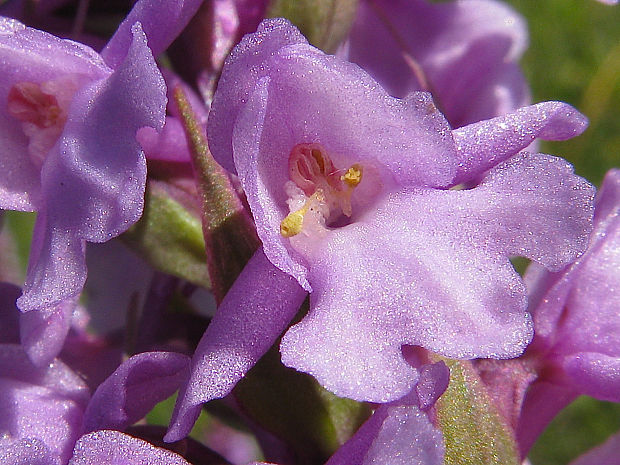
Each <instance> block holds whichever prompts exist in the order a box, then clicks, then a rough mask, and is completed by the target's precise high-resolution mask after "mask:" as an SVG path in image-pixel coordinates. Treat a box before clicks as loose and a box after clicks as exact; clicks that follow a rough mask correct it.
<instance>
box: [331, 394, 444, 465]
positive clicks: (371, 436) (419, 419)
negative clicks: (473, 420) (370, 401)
mask: <svg viewBox="0 0 620 465" xmlns="http://www.w3.org/2000/svg"><path fill="white" fill-rule="evenodd" d="M443 455H444V446H443V440H442V437H441V433H440V432H439V431H438V430H436V429H435V428H434V427H433V424H432V423H431V422H430V421H429V419H428V417H427V416H426V415H425V414H424V413H422V412H421V411H420V410H419V409H418V408H417V407H416V406H415V405H401V406H381V407H379V408H378V409H377V411H376V412H375V413H374V414H373V415H372V417H370V419H369V420H368V421H367V422H366V423H365V424H364V425H362V427H361V428H360V429H359V430H358V431H357V433H355V435H354V436H353V437H352V438H351V439H350V440H349V441H347V442H346V443H345V444H344V445H343V446H342V447H341V448H340V449H338V451H337V452H336V453H335V454H334V455H333V456H332V457H331V458H330V459H329V461H328V462H327V464H326V465H373V464H374V465H379V464H390V465H441V464H442V463H443Z"/></svg>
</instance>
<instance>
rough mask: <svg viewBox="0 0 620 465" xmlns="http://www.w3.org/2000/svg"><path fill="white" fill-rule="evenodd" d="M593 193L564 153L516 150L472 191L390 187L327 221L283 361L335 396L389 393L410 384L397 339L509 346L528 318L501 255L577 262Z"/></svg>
mask: <svg viewBox="0 0 620 465" xmlns="http://www.w3.org/2000/svg"><path fill="white" fill-rule="evenodd" d="M592 195H593V188H592V186H590V185H589V184H588V183H587V182H585V181H584V180H583V179H581V178H579V177H577V176H575V175H573V174H572V173H571V169H570V165H568V164H567V163H566V162H564V161H563V160H560V159H557V158H554V157H550V156H545V155H527V154H525V153H524V154H523V155H520V156H519V157H516V158H513V159H511V160H510V161H509V162H506V163H504V164H503V165H500V166H499V167H497V168H496V169H494V170H493V171H492V172H491V173H490V175H489V176H488V177H487V178H486V179H485V181H484V182H483V183H482V184H481V185H480V186H479V187H478V188H476V189H472V190H466V191H440V190H430V189H425V190H415V191H402V192H397V193H393V194H390V195H387V196H386V197H385V198H384V199H382V200H381V201H380V202H378V205H377V208H376V210H375V211H374V212H373V213H371V214H368V215H367V216H366V217H364V218H362V219H361V220H360V221H358V222H356V223H353V224H351V225H349V226H347V227H344V228H340V229H336V230H333V231H331V236H330V238H329V240H328V241H327V243H326V244H325V245H324V246H323V247H322V250H320V251H319V252H317V256H315V257H313V259H312V267H311V269H310V275H309V278H310V282H312V285H313V293H312V294H311V312H310V313H309V314H308V315H307V316H306V317H305V318H304V319H303V320H302V321H301V322H300V323H298V324H297V325H295V326H293V327H292V328H290V329H289V331H288V332H287V333H286V334H285V336H284V337H283V339H282V344H281V352H282V361H283V362H284V363H285V364H286V365H288V366H291V367H294V368H296V369H299V370H302V371H306V372H308V373H310V374H312V375H314V376H315V377H316V378H317V379H318V380H319V382H320V383H322V384H323V385H324V386H326V387H327V388H328V389H330V390H332V391H333V392H335V393H336V394H338V395H341V396H347V397H352V398H354V399H357V400H370V401H375V402H386V401H390V400H394V399H397V398H398V397H400V396H402V395H403V394H404V393H405V392H407V390H408V389H410V388H411V385H412V379H413V375H412V373H411V371H412V370H411V368H410V367H409V366H408V365H406V364H405V362H404V359H403V357H402V354H401V352H400V350H401V349H400V348H401V346H402V345H403V344H411V345H420V346H422V347H424V348H426V349H429V350H432V351H435V352H438V353H440V354H442V355H445V356H448V357H456V358H476V357H493V358H511V357H515V356H518V355H519V354H520V353H521V352H522V351H523V350H524V349H525V347H526V345H527V344H528V342H529V341H530V340H531V337H532V323H531V319H530V317H529V315H528V314H527V313H526V311H525V310H526V299H525V289H524V286H523V283H522V281H521V280H520V277H519V275H518V274H517V273H516V272H515V271H514V269H513V268H512V266H511V265H510V262H509V260H508V258H509V257H510V256H512V255H522V256H526V257H529V258H531V259H534V260H537V261H540V262H541V263H543V264H544V265H546V266H548V267H554V268H558V267H561V266H563V265H565V264H566V263H568V262H570V261H572V260H574V258H575V256H576V255H577V254H579V253H580V252H582V251H583V249H584V248H585V242H586V241H585V237H586V234H587V232H588V231H589V228H590V220H591V209H590V208H589V202H591V198H592ZM411 205H416V209H415V210H412V208H411ZM575 211H581V213H580V214H579V215H576V214H575V213H574V212H575ZM429 215H432V216H429ZM568 215H570V216H571V218H570V220H569V221H567V220H566V217H567V216H568ZM433 218H437V219H438V220H437V221H433ZM541 237H545V239H544V240H539V239H538V238H541ZM429 251H432V252H429ZM464 276H467V280H464V279H463V277H464ZM377 289H380V292H377ZM455 290H456V291H455ZM309 348H312V349H309Z"/></svg>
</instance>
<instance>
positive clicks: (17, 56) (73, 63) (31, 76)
mask: <svg viewBox="0 0 620 465" xmlns="http://www.w3.org/2000/svg"><path fill="white" fill-rule="evenodd" d="M0 63H1V64H0V71H1V72H2V81H1V82H0V102H1V103H2V104H1V105H0V140H1V141H2V144H0V208H3V209H11V210H23V211H33V210H36V209H38V208H39V206H40V201H41V199H40V169H39V168H38V167H36V166H35V165H34V164H33V163H32V161H31V159H30V156H29V154H28V138H27V137H26V135H25V134H24V133H23V131H22V127H21V122H20V121H19V120H17V119H16V118H15V117H13V116H11V115H10V114H9V113H8V110H7V103H8V95H9V91H10V89H11V88H12V87H13V86H14V85H15V84H17V83H23V82H32V83H38V84H40V83H42V82H46V81H50V80H53V79H57V78H59V77H62V76H66V75H77V76H81V77H82V78H84V79H85V80H96V79H101V78H103V77H105V76H107V75H108V74H110V72H111V70H110V69H109V68H108V67H107V66H106V65H105V63H104V62H103V60H102V59H101V57H100V56H99V55H98V54H97V53H96V52H95V51H94V50H92V49H90V48H89V47H87V46H85V45H82V44H79V43H76V42H72V41H70V40H63V39H59V38H58V37H55V36H53V35H51V34H48V33H46V32H43V31H39V30H37V29H32V28H29V27H26V26H24V25H23V24H21V23H20V22H18V21H16V20H14V19H10V18H0Z"/></svg>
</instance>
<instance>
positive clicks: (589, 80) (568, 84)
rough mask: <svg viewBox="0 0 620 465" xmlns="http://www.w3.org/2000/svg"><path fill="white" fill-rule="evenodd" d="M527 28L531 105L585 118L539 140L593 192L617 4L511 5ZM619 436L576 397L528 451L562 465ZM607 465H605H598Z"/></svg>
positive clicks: (606, 120) (535, 459)
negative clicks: (570, 131) (579, 131)
mask: <svg viewBox="0 0 620 465" xmlns="http://www.w3.org/2000/svg"><path fill="white" fill-rule="evenodd" d="M508 3H510V4H511V5H512V6H513V7H514V8H515V9H516V10H517V11H519V12H520V13H521V14H523V15H524V16H525V17H526V18H527V21H528V23H529V29H530V46H529V49H528V51H527V53H526V54H525V56H524V57H523V60H522V65H523V69H524V72H525V75H526V77H527V79H528V81H529V82H530V85H531V87H532V95H533V101H534V102H539V101H543V100H563V101H565V102H568V103H570V104H572V105H574V106H575V107H577V108H578V109H579V110H580V111H581V112H582V113H584V114H585V115H586V116H588V118H589V119H590V127H589V128H588V130H587V131H586V132H585V133H584V134H583V135H581V136H580V137H578V138H576V139H573V140H570V141H566V142H543V143H542V144H541V150H542V151H543V152H547V153H552V154H557V155H561V156H563V157H565V158H566V159H568V160H569V161H570V162H572V163H573V164H574V165H575V170H576V172H577V173H578V174H580V175H582V176H584V177H586V178H587V179H589V180H590V181H592V182H593V183H594V184H596V185H597V186H598V185H600V183H601V181H602V179H603V176H604V175H605V173H606V172H607V170H609V169H610V168H612V167H620V5H618V6H615V7H614V6H607V5H603V4H601V3H598V2H597V1H595V0H537V1H536V0H510V1H509V2H508ZM618 430H620V405H619V404H612V403H608V402H598V401H594V400H592V399H590V398H586V397H581V398H579V399H578V400H577V401H575V402H574V403H573V404H572V405H571V406H570V407H569V408H568V409H566V410H565V411H563V412H562V413H561V414H560V415H559V416H558V417H557V418H556V419H555V420H554V421H553V422H552V423H551V425H550V426H549V428H548V429H547V430H546V431H545V433H544V434H543V435H542V436H541V438H540V439H539V441H538V442H537V444H536V445H535V446H534V448H533V449H532V452H531V454H530V460H531V462H532V464H533V465H565V464H567V463H569V462H570V461H571V460H572V459H574V458H575V457H577V456H578V455H580V454H582V453H583V452H585V451H587V450H588V449H590V448H591V447H593V446H595V445H596V444H599V443H601V442H602V441H604V440H605V439H606V438H607V437H608V436H609V435H610V434H612V433H613V432H616V431H618ZM601 465H605V464H601Z"/></svg>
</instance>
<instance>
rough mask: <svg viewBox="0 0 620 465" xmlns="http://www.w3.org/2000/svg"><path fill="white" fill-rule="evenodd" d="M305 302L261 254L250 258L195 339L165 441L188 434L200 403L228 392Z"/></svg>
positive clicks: (300, 291)
mask: <svg viewBox="0 0 620 465" xmlns="http://www.w3.org/2000/svg"><path fill="white" fill-rule="evenodd" d="M257 284H258V285H257ZM305 297H306V292H305V291H304V290H303V289H302V288H301V287H300V286H299V284H297V281H295V280H294V279H293V278H291V277H290V276H288V275H286V274H285V273H283V272H282V271H280V270H279V269H277V268H275V267H274V266H273V265H272V264H271V262H270V261H269V260H267V258H266V257H265V254H264V253H263V251H262V249H259V250H258V251H257V252H256V253H255V254H254V256H253V257H252V258H251V259H250V261H249V262H248V264H247V265H246V267H245V268H244V270H243V271H242V272H241V274H240V275H239V277H238V278H237V280H236V281H235V283H234V285H233V287H232V288H231V289H230V290H229V291H228V294H226V297H225V298H224V300H223V301H222V303H221V304H220V307H219V308H218V310H217V313H216V314H215V317H214V318H213V320H211V323H210V324H209V327H208V328H207V331H206V332H205V334H204V335H203V337H202V339H201V340H200V343H199V345H198V348H197V349H196V352H195V354H194V357H193V358H192V366H191V375H190V379H189V381H188V383H187V384H186V385H185V386H184V387H183V388H182V389H181V392H180V393H179V398H178V401H177V405H176V407H175V410H174V413H173V417H172V420H171V427H170V430H169V431H168V434H167V435H166V437H165V438H164V439H165V440H166V441H175V440H178V439H180V438H182V437H184V436H186V435H187V434H188V433H189V430H190V429H191V427H192V425H193V424H194V422H195V421H196V418H197V417H198V414H199V413H200V404H201V403H204V402H208V401H209V400H212V399H217V398H220V397H224V396H225V395H227V394H228V393H229V392H230V391H231V390H232V388H233V387H234V386H235V384H236V383H237V381H239V380H240V379H241V378H242V377H243V376H244V375H245V374H246V373H247V372H248V370H249V369H250V368H252V366H254V364H255V363H256V362H257V361H258V359H259V358H260V357H262V356H263V355H264V354H265V352H267V350H268V349H269V348H270V347H271V346H272V345H273V343H274V342H275V340H276V339H277V338H278V336H279V335H280V334H281V333H282V332H283V331H284V329H285V328H286V326H287V325H288V323H289V322H290V321H291V319H292V318H293V316H294V315H295V314H296V313H297V311H298V310H299V306H300V305H301V303H302V302H303V300H304V299H305Z"/></svg>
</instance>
